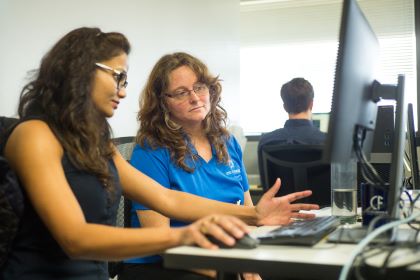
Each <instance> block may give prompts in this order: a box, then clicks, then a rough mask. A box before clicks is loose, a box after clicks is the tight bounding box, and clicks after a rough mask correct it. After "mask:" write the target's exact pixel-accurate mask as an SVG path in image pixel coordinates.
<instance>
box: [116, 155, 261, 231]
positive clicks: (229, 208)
mask: <svg viewBox="0 0 420 280" xmlns="http://www.w3.org/2000/svg"><path fill="white" fill-rule="evenodd" d="M116 163H117V166H119V172H120V178H121V183H122V185H123V188H124V193H125V195H126V196H127V197H129V198H130V199H133V200H135V201H138V202H140V203H141V204H143V205H145V206H147V207H148V208H150V209H153V210H155V211H157V212H159V213H161V214H163V215H165V216H167V217H171V218H174V219H177V220H182V221H188V222H190V221H195V220H197V219H199V218H202V217H204V216H207V215H210V214H225V215H232V216H236V217H237V218H239V219H241V220H243V221H244V222H246V223H248V224H250V225H256V223H257V213H256V211H255V208H254V207H252V206H240V205H234V204H229V203H223V202H218V201H215V200H210V199H206V198H203V197H199V196H195V195H192V194H188V193H184V192H179V191H173V190H169V189H166V188H164V187H162V186H161V185H159V184H158V183H157V182H156V181H154V180H152V179H151V178H149V177H147V176H146V175H144V174H143V173H141V172H139V171H138V170H137V169H135V168H134V167H132V166H130V165H129V164H127V163H126V162H120V161H119V160H118V159H117V160H116Z"/></svg>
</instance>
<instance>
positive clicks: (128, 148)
mask: <svg viewBox="0 0 420 280" xmlns="http://www.w3.org/2000/svg"><path fill="white" fill-rule="evenodd" d="M112 142H113V143H114V145H115V146H116V147H117V149H118V151H119V152H120V153H121V155H122V156H123V158H124V159H125V160H127V161H129V160H130V158H131V154H132V153H133V149H134V146H135V145H136V143H135V137H131V136H127V137H117V138H114V139H112ZM130 216H131V202H130V200H129V199H126V198H125V197H124V196H121V199H120V203H119V205H118V209H117V219H116V226H117V227H131V222H130ZM121 265H122V262H121V261H119V262H109V263H108V272H109V276H110V277H111V278H114V277H115V276H117V275H118V274H119V272H120V270H121ZM117 277H118V276H117ZM117 279H118V278H117Z"/></svg>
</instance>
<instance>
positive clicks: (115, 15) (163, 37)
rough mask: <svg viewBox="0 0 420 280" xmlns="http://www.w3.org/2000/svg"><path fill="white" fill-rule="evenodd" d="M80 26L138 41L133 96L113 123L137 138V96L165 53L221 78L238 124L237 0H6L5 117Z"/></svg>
mask: <svg viewBox="0 0 420 280" xmlns="http://www.w3.org/2000/svg"><path fill="white" fill-rule="evenodd" d="M81 26H97V27H99V28H101V29H102V30H103V31H105V32H108V31H118V32H122V33H124V34H125V35H126V36H127V37H128V39H129V40H130V42H131V44H132V53H131V55H130V66H129V67H130V70H129V76H128V81H129V85H128V88H127V94H128V96H127V98H126V99H125V100H124V101H123V102H122V103H121V104H120V106H119V108H118V111H117V112H116V114H115V115H114V117H113V118H112V119H111V120H110V123H111V126H112V128H113V131H114V136H116V137H118V136H128V135H134V134H135V133H136V130H137V125H138V124H137V122H136V113H137V111H138V97H139V93H140V91H141V89H142V87H143V85H144V83H145V81H146V79H147V76H148V74H149V71H150V70H151V68H152V66H153V64H154V63H155V62H156V61H157V60H158V59H159V58H160V57H161V56H162V55H164V54H166V53H170V52H174V51H186V52H189V53H191V54H193V55H195V56H197V57H198V58H200V59H202V60H203V61H204V62H205V63H207V65H208V66H209V69H210V70H211V71H212V72H213V74H219V75H220V77H221V78H222V79H223V83H222V85H223V87H224V90H223V104H224V107H225V109H227V111H228V113H229V119H230V120H231V121H232V122H238V121H239V115H240V112H239V108H240V107H239V104H238V103H239V47H240V46H239V0H120V1H109V0H89V1H85V0H72V1H64V0H35V1H27V0H0V38H1V43H0V61H1V67H0V69H1V70H0V115H3V116H13V115H15V113H16V108H17V103H18V98H19V94H20V90H21V88H22V86H23V85H24V84H25V81H27V80H25V78H26V77H27V75H26V74H27V71H29V70H32V69H35V68H37V67H38V65H39V62H40V60H41V58H42V56H43V55H44V54H45V53H46V52H47V51H48V50H49V48H50V47H51V46H52V45H53V44H54V43H55V42H56V41H57V40H58V39H59V38H61V37H62V36H63V35H64V34H66V33H67V32H69V31H70V30H72V29H74V28H77V27H81Z"/></svg>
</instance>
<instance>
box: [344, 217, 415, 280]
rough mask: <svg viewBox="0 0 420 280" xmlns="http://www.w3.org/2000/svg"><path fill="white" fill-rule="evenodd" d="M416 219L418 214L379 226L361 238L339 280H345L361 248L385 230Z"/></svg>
mask: <svg viewBox="0 0 420 280" xmlns="http://www.w3.org/2000/svg"><path fill="white" fill-rule="evenodd" d="M417 217H420V212H419V213H416V214H413V215H412V216H410V217H408V218H405V219H403V220H398V221H395V222H391V223H388V224H385V225H383V226H380V227H378V228H377V229H375V230H374V231H373V232H372V233H371V234H369V235H367V236H366V237H365V238H363V239H362V241H360V243H359V244H358V245H357V246H356V248H355V249H354V250H353V252H352V254H351V256H350V259H349V261H348V262H347V263H346V264H345V265H344V266H343V268H342V269H341V273H340V277H339V280H346V279H347V276H348V275H349V272H350V269H351V267H352V264H353V262H354V260H355V259H356V257H357V256H358V255H359V253H360V252H361V251H362V250H363V248H364V247H365V246H366V245H368V244H369V243H370V242H371V241H372V240H373V239H374V238H375V237H377V236H378V235H380V234H381V233H383V232H385V231H387V230H389V229H391V228H393V227H396V226H399V225H401V224H405V223H408V222H411V221H412V220H415V219H416V218H417Z"/></svg>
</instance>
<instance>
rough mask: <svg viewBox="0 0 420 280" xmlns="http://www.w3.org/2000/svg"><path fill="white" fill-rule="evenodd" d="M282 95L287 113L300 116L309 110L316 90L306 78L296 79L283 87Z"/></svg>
mask: <svg viewBox="0 0 420 280" xmlns="http://www.w3.org/2000/svg"><path fill="white" fill-rule="evenodd" d="M280 95H281V99H283V103H284V109H285V110H286V112H287V113H289V114H298V113H301V112H305V111H307V110H308V109H309V106H310V104H311V102H312V101H313V99H314V89H313V88H312V85H311V83H309V82H308V81H307V80H305V79H304V78H294V79H292V80H291V81H289V82H287V83H285V84H284V85H283V86H282V87H281V91H280Z"/></svg>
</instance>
